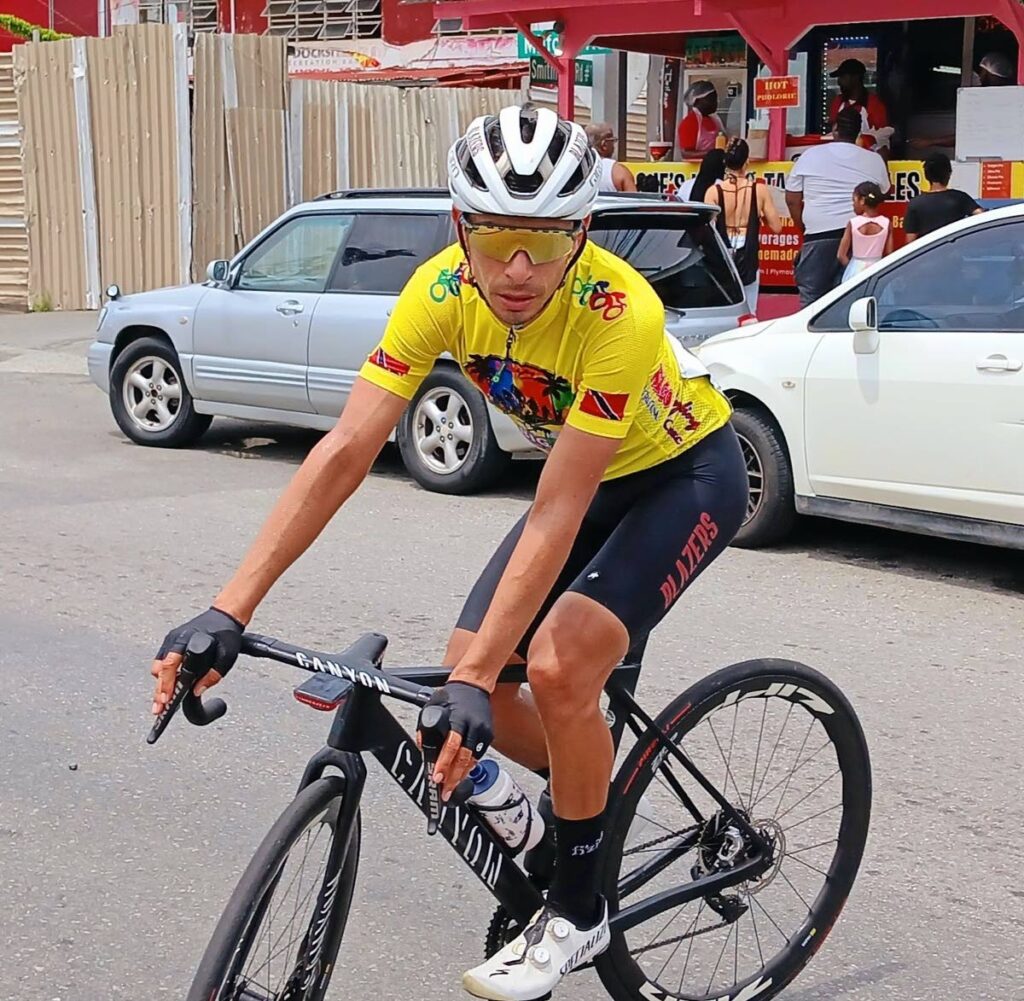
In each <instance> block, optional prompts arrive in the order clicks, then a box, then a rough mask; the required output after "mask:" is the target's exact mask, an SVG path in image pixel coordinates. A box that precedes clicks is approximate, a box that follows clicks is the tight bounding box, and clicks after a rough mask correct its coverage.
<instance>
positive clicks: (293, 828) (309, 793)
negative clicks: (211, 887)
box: [187, 775, 360, 1001]
mask: <svg viewBox="0 0 1024 1001" xmlns="http://www.w3.org/2000/svg"><path fill="white" fill-rule="evenodd" d="M344 794H345V781H344V779H342V778H341V777H340V776H337V775H329V776H326V777H324V778H321V779H318V780H317V781H316V782H313V783H311V784H310V785H309V786H307V787H306V788H305V789H303V790H302V791H301V792H300V793H299V794H298V795H297V796H296V797H295V799H294V800H292V802H291V803H290V804H289V805H288V806H287V807H286V808H285V810H284V812H283V813H282V814H281V816H280V817H279V818H278V820H277V821H276V823H275V824H274V826H273V827H271V829H270V831H269V832H268V833H267V835H266V837H265V838H264V839H263V841H262V843H261V844H260V846H259V848H257V850H256V854H255V855H253V857H252V860H251V861H250V862H249V865H248V866H247V867H246V869H245V872H244V873H243V874H242V878H241V879H240V880H239V882H238V885H237V886H236V887H235V891H234V893H233V894H232V895H231V898H230V900H229V901H228V904H227V906H226V907H225V909H224V913H223V914H222V915H221V918H220V921H219V922H218V923H217V927H216V929H215V930H214V933H213V936H212V937H211V939H210V942H209V944H208V945H207V947H206V951H205V952H204V954H203V958H202V960H201V961H200V963H199V967H198V969H197V970H196V975H195V979H194V980H193V982H192V987H191V989H190V990H189V993H188V997H187V1001H221V999H227V998H233V997H235V996H236V994H237V992H238V985H237V983H232V981H233V980H235V979H236V978H238V977H240V976H243V973H242V966H244V963H245V962H246V961H247V960H248V954H249V952H250V951H251V950H252V947H253V942H254V940H255V938H256V936H257V935H258V934H259V931H260V928H261V925H262V922H263V918H264V916H265V914H266V911H267V907H268V904H269V901H270V899H271V898H272V896H273V894H274V893H275V892H276V890H277V888H278V886H279V882H280V877H281V874H282V873H283V872H284V870H285V867H286V865H287V863H288V858H289V855H290V854H291V852H292V849H293V848H294V847H295V845H296V844H297V843H298V841H299V839H300V838H301V837H302V836H303V834H305V833H306V832H307V831H310V830H311V829H312V827H313V826H314V825H317V824H321V823H323V824H326V825H327V826H328V827H329V828H330V830H331V834H330V842H329V846H328V847H327V863H326V865H325V868H324V871H323V879H322V880H321V888H322V889H321V890H320V891H318V892H317V896H316V898H315V901H314V912H313V914H312V915H311V918H310V921H309V923H308V928H307V931H306V932H304V933H303V937H302V940H301V942H300V949H305V947H306V943H307V935H308V933H309V932H310V931H315V937H316V938H317V939H318V940H319V946H318V947H316V952H315V955H314V956H312V957H310V956H303V957H301V962H302V969H303V971H304V972H303V988H302V990H301V992H300V994H291V993H290V994H289V997H293V996H294V997H301V998H302V1001H323V998H324V996H325V994H326V993H327V988H328V986H329V983H330V978H331V974H332V973H333V971H334V964H335V960H336V958H337V954H338V950H339V948H340V946H341V939H342V936H343V934H344V931H345V924H346V922H347V920H348V914H349V910H350V908H351V905H352V894H353V890H354V888H355V880H356V875H357V871H358V867H359V845H360V818H359V813H358V811H357V812H356V813H355V814H354V817H353V820H352V824H351V832H350V833H349V832H346V831H340V830H338V828H337V819H338V814H339V811H340V807H341V803H342V797H343V796H344ZM339 839H340V840H339ZM346 840H347V842H348V848H347V850H345V854H344V857H343V858H342V857H341V853H342V851H343V850H344V843H345V841H346ZM317 879H319V873H318V875H317V877H315V878H314V882H315V881H316V880H317ZM332 880H336V882H335V886H334V889H333V890H330V889H326V888H328V887H329V886H330V883H331V881H332ZM286 892H287V891H286ZM297 892H298V891H297ZM321 898H323V899H321ZM321 905H322V911H321V910H320V909H319V908H320V907H321ZM302 924H306V923H305V922H302ZM298 963H299V956H296V957H295V959H294V960H293V962H292V968H293V969H298V968H299V967H298V966H297V965H296V964H298ZM240 964H241V965H240ZM282 965H283V966H284V965H286V964H282ZM225 989H227V993H225ZM243 996H245V995H243Z"/></svg>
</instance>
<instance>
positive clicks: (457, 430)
mask: <svg viewBox="0 0 1024 1001" xmlns="http://www.w3.org/2000/svg"><path fill="white" fill-rule="evenodd" d="M398 447H399V449H400V450H401V453H402V461H403V462H404V463H405V468H406V469H408V470H409V473H410V474H411V475H412V477H413V479H414V480H416V482H417V483H419V484H420V486H423V487H425V488H426V489H427V490H433V491H435V492H437V493H442V494H472V493H476V492H477V491H479V490H482V489H483V488H484V487H486V486H489V485H490V484H491V483H493V482H494V480H495V479H497V477H498V476H499V475H500V474H501V473H502V471H503V470H504V469H505V468H506V467H507V465H508V463H509V461H510V459H509V456H508V455H507V454H506V453H505V452H503V451H502V450H501V448H500V447H499V446H498V442H497V441H496V440H495V437H494V432H493V431H492V430H491V421H490V415H489V414H488V413H487V404H486V403H485V402H484V398H483V397H482V396H481V395H480V393H479V392H478V391H477V390H476V389H474V388H473V386H472V385H470V383H469V382H468V381H467V380H466V379H465V378H463V376H462V374H461V373H459V372H457V371H455V370H454V369H452V368H448V367H447V366H439V367H438V368H435V369H434V371H433V372H431V373H430V375H428V376H427V377H426V379H424V380H423V384H422V385H421V386H420V388H419V392H417V394H416V395H415V396H414V397H413V399H412V402H411V403H410V404H409V407H408V409H407V410H406V412H405V414H404V416H403V417H402V420H401V423H400V424H399V426H398Z"/></svg>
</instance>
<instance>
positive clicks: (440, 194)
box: [313, 188, 450, 202]
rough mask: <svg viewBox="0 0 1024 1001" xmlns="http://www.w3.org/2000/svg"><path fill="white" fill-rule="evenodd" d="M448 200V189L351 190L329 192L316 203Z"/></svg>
mask: <svg viewBox="0 0 1024 1001" xmlns="http://www.w3.org/2000/svg"><path fill="white" fill-rule="evenodd" d="M399 196H401V197H403V198H448V197H450V195H449V191H448V189H447V188H350V189H348V190H346V191H328V192H327V194H324V195H319V196H317V197H316V198H314V199H313V200H314V201H317V202H323V201H327V200H329V199H332V198H395V197H399Z"/></svg>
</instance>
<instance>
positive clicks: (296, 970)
mask: <svg viewBox="0 0 1024 1001" xmlns="http://www.w3.org/2000/svg"><path fill="white" fill-rule="evenodd" d="M334 812H335V811H333V810H332V809H331V808H328V809H327V810H325V811H323V812H322V813H321V814H320V815H319V816H317V817H315V818H314V819H313V821H312V822H311V823H310V824H309V826H307V828H306V829H305V830H304V831H303V832H302V834H300V835H299V837H298V839H297V840H296V841H295V843H294V844H293V845H292V847H291V850H290V851H289V852H288V855H287V856H286V857H285V859H284V860H283V862H282V863H281V866H280V869H279V870H278V872H277V874H276V876H275V877H274V879H273V880H272V882H271V883H270V886H269V889H268V891H267V893H266V894H265V895H264V897H263V899H262V900H260V901H259V903H258V905H257V907H256V909H255V911H254V914H253V919H252V921H251V922H250V925H249V927H248V928H247V929H246V932H245V934H244V936H243V937H242V939H241V941H240V942H239V947H238V951H237V952H236V953H235V956H234V957H233V959H232V962H231V968H230V972H229V974H228V977H227V978H226V980H225V983H224V985H223V987H222V988H221V991H220V993H219V994H218V998H219V999H222V1001H249V999H250V998H251V999H253V1001H255V999H259V1001H285V999H286V998H287V999H289V1001H290V999H292V998H295V999H301V998H305V997H306V993H307V992H308V990H309V988H310V987H311V985H312V982H313V980H314V979H315V976H316V970H317V967H318V960H319V950H320V949H321V948H322V946H323V936H324V933H325V930H326V928H327V924H328V919H329V916H330V913H331V908H332V906H333V904H334V901H335V898H336V895H337V891H338V884H339V882H340V880H341V868H340V867H338V866H336V865H335V866H332V865H331V861H332V858H333V856H334V855H335V854H336V853H334V852H333V851H332V849H333V847H334V827H333V823H332V817H333V814H334Z"/></svg>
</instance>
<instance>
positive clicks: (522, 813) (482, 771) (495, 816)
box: [468, 758, 544, 855]
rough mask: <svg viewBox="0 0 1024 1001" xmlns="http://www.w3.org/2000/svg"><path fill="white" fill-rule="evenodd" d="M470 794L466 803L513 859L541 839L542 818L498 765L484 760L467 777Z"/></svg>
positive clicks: (486, 759)
mask: <svg viewBox="0 0 1024 1001" xmlns="http://www.w3.org/2000/svg"><path fill="white" fill-rule="evenodd" d="M469 777H470V779H471V780H472V782H473V794H472V795H471V796H470V797H469V800H468V802H470V803H472V804H473V806H475V807H476V808H477V810H479V811H480V814H481V816H482V817H483V819H484V820H486V821H487V824H488V826H489V827H490V828H491V830H493V831H494V833H495V834H497V835H498V837H499V838H501V840H502V841H504V842H505V844H506V845H508V847H509V848H510V849H511V851H512V854H513V855H518V854H519V853H520V852H524V851H529V850H530V849H531V848H533V847H534V846H536V845H537V843H538V842H539V841H540V839H541V838H543V837H544V818H543V817H542V816H541V815H540V814H539V813H538V812H537V811H536V810H535V809H534V808H533V804H532V803H531V802H530V801H529V799H527V796H526V793H524V792H523V790H522V789H520V788H519V784H518V783H517V782H516V780H515V779H514V778H512V776H511V775H509V773H508V772H507V771H505V769H504V768H502V767H501V766H500V765H499V764H498V762H497V761H492V760H491V759H490V758H485V759H484V760H483V761H481V762H479V763H478V764H477V765H475V766H474V768H473V770H472V771H471V772H470V773H469Z"/></svg>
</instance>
